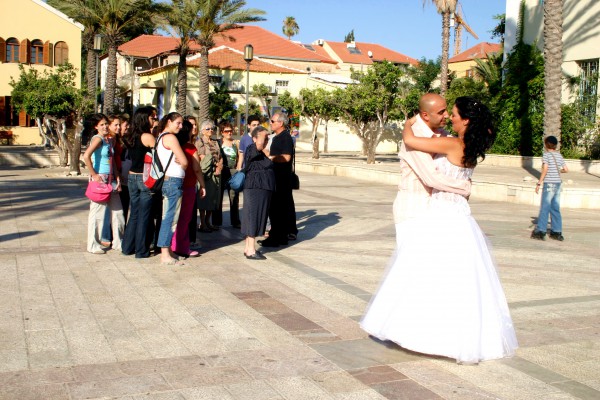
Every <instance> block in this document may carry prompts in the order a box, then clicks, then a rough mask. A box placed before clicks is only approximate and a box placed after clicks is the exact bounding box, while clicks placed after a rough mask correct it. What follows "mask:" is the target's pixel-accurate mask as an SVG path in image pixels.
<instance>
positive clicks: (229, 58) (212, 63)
mask: <svg viewBox="0 0 600 400" xmlns="http://www.w3.org/2000/svg"><path fill="white" fill-rule="evenodd" d="M187 65H189V66H199V65H200V57H199V56H198V57H195V58H194V59H192V60H188V63H187ZM208 67H209V68H214V69H225V70H235V71H238V70H240V71H245V70H246V61H245V60H244V53H243V52H242V51H239V50H235V49H231V48H229V47H227V46H220V47H217V48H214V49H212V50H211V51H210V52H209V54H208ZM250 71H253V72H274V73H283V74H306V72H305V71H301V70H298V69H294V68H289V67H286V66H283V65H276V64H273V63H270V62H266V61H263V60H261V59H260V58H257V57H254V59H253V60H252V62H251V63H250Z"/></svg>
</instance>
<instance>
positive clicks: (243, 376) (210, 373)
mask: <svg viewBox="0 0 600 400" xmlns="http://www.w3.org/2000/svg"><path fill="white" fill-rule="evenodd" d="M163 376H164V377H165V379H166V380H167V382H169V384H170V385H171V386H172V387H173V388H174V389H183V388H191V387H198V386H214V385H224V384H229V383H236V382H244V381H250V380H251V379H252V378H251V377H250V375H248V373H247V372H246V371H244V370H243V369H242V368H239V367H209V366H204V367H201V368H196V369H194V370H180V371H169V372H164V373H163Z"/></svg>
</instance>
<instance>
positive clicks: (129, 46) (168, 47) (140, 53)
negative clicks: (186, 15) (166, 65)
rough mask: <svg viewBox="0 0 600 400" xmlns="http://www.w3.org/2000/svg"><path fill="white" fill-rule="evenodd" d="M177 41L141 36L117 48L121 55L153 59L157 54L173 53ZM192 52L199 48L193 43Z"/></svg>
mask: <svg viewBox="0 0 600 400" xmlns="http://www.w3.org/2000/svg"><path fill="white" fill-rule="evenodd" d="M178 44H179V39H178V38H174V37H171V36H161V35H141V36H138V37H136V38H135V39H131V40H130V41H129V42H127V43H123V44H122V45H120V46H119V51H120V52H121V54H123V55H128V56H136V57H155V56H157V55H159V54H169V53H175V49H176V48H177V45H178ZM190 47H191V49H192V51H197V50H199V49H200V48H199V47H198V45H196V44H195V43H192V45H191V46H190Z"/></svg>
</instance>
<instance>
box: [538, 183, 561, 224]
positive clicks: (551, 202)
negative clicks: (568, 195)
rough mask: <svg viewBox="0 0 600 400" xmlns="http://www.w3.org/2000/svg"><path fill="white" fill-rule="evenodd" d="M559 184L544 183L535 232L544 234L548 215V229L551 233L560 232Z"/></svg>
mask: <svg viewBox="0 0 600 400" xmlns="http://www.w3.org/2000/svg"><path fill="white" fill-rule="evenodd" d="M561 185H562V184H561V183H544V187H543V189H542V203H541V205H540V214H539V215H538V222H537V230H538V231H540V232H546V230H547V229H548V215H550V217H551V218H552V219H551V222H550V227H551V228H550V229H552V231H553V232H562V216H561V215H560V188H561Z"/></svg>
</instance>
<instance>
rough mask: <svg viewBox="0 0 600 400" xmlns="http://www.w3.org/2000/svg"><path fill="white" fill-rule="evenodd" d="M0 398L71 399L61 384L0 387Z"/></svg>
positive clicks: (10, 399)
mask: <svg viewBox="0 0 600 400" xmlns="http://www.w3.org/2000/svg"><path fill="white" fill-rule="evenodd" d="M0 399H2V400H16V399H18V400H71V397H70V396H69V392H68V390H67V388H66V387H65V385H63V384H48V385H24V386H2V387H0Z"/></svg>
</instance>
